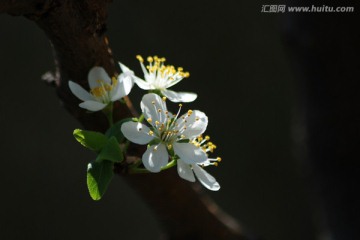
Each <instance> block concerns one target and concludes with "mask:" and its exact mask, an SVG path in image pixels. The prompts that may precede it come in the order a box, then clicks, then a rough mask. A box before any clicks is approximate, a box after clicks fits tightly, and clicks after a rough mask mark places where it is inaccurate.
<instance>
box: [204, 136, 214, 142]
mask: <svg viewBox="0 0 360 240" xmlns="http://www.w3.org/2000/svg"><path fill="white" fill-rule="evenodd" d="M205 140H206V141H209V140H210V136H205ZM211 144H212V143H211Z"/></svg>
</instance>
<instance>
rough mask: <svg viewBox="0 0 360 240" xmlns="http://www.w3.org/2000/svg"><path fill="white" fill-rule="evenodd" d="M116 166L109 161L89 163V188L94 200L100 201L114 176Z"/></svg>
mask: <svg viewBox="0 0 360 240" xmlns="http://www.w3.org/2000/svg"><path fill="white" fill-rule="evenodd" d="M113 166H114V164H113V163H112V162H109V161H102V162H92V163H89V165H88V169H87V186H88V189H89V193H90V196H91V198H92V199H93V200H100V199H101V197H102V196H103V195H104V193H105V192H106V189H107V188H108V186H109V183H110V182H111V179H112V177H113V176H114V172H113Z"/></svg>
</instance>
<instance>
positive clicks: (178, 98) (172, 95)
mask: <svg viewBox="0 0 360 240" xmlns="http://www.w3.org/2000/svg"><path fill="white" fill-rule="evenodd" d="M161 93H162V94H163V95H164V96H165V97H167V98H168V99H169V100H170V101H172V102H192V101H194V100H195V99H196V98H197V94H195V93H188V92H174V91H171V90H167V89H163V90H161Z"/></svg>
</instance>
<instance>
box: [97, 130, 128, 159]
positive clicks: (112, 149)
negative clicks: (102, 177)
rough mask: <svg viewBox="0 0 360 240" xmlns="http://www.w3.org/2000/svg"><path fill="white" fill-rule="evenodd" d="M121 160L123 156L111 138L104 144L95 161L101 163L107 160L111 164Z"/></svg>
mask: <svg viewBox="0 0 360 240" xmlns="http://www.w3.org/2000/svg"><path fill="white" fill-rule="evenodd" d="M123 159H124V156H123V153H122V151H121V149H120V145H119V143H118V141H117V140H116V138H115V137H114V136H113V137H111V138H110V139H109V140H108V141H107V142H106V143H105V145H104V146H103V148H102V149H101V151H100V152H99V155H98V156H97V158H96V160H95V161H96V162H101V161H104V160H108V161H111V162H121V161H122V160H123Z"/></svg>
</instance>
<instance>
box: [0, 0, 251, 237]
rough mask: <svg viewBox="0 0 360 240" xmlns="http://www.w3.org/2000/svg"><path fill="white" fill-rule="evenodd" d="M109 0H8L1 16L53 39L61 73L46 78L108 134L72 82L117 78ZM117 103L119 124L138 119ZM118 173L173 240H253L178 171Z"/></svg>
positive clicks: (74, 109) (89, 124) (74, 110)
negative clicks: (95, 72)
mask: <svg viewBox="0 0 360 240" xmlns="http://www.w3.org/2000/svg"><path fill="white" fill-rule="evenodd" d="M109 2H110V1H109V0H33V1H30V0H18V1H16V0H7V1H2V2H1V3H0V13H1V12H7V13H9V14H12V15H23V16H26V17H27V18H29V19H31V20H32V21H34V22H35V23H36V24H37V25H38V26H39V27H40V28H41V29H43V31H44V32H45V34H46V35H47V36H48V38H49V39H50V41H51V43H52V45H53V48H54V53H55V58H56V65H57V66H56V67H57V72H56V73H55V74H52V75H51V74H46V76H45V78H46V79H47V80H48V81H49V80H53V82H54V83H55V87H56V89H57V93H58V95H59V98H60V99H61V100H62V102H63V105H64V107H65V108H66V109H67V110H68V111H69V112H70V113H71V114H72V115H73V116H74V117H75V118H77V119H78V120H79V121H80V122H81V123H82V124H83V125H84V127H85V128H87V129H91V130H98V131H105V130H106V129H107V127H108V124H107V121H106V119H105V117H104V116H103V115H102V114H101V113H91V114H89V113H87V112H86V111H84V110H83V109H81V108H79V107H78V103H79V102H78V99H76V98H75V97H74V96H73V95H72V94H71V92H70V90H69V88H68V84H67V83H68V81H69V80H72V81H75V82H77V83H79V84H81V85H82V86H83V87H85V88H88V86H87V74H88V72H89V69H90V68H91V67H93V66H102V67H104V68H105V69H106V71H107V72H108V73H109V74H110V75H114V74H116V73H117V66H116V65H117V64H115V63H114V60H113V57H112V54H111V50H110V48H109V46H108V39H107V37H106V36H105V35H104V33H105V32H106V17H107V11H106V8H107V4H108V3H109ZM126 102H127V104H126V105H124V104H116V106H115V112H114V113H117V115H116V116H115V118H116V119H115V120H119V119H122V118H125V117H129V116H133V115H134V114H136V113H135V111H134V109H133V108H132V105H131V102H130V100H129V99H128V98H127V99H126ZM130 151H132V153H134V154H136V155H138V156H141V154H142V153H143V151H144V149H143V147H139V146H136V145H132V146H131V149H130ZM115 171H116V172H117V173H118V174H119V175H120V176H121V177H122V178H123V179H124V180H125V181H126V182H127V183H128V184H129V185H131V186H132V187H133V188H135V189H136V190H137V192H138V193H139V194H140V195H141V196H142V197H143V199H144V200H145V201H146V202H147V203H148V204H149V206H150V207H151V208H152V209H153V211H154V213H155V214H156V215H157V217H158V219H159V220H160V222H161V223H162V226H163V227H164V230H165V231H166V234H167V237H168V238H169V239H248V238H246V237H245V236H244V234H243V233H242V229H241V228H240V226H239V224H238V223H237V222H236V221H235V220H234V219H232V218H231V217H230V216H228V215H226V214H225V213H223V212H222V211H221V210H220V209H219V207H218V206H217V205H216V204H215V203H214V202H213V201H212V200H211V199H210V198H209V197H208V196H207V195H206V194H205V193H204V192H203V191H202V190H201V188H200V187H199V185H197V184H191V183H189V182H186V181H185V180H182V179H181V178H180V177H178V175H177V173H176V172H175V170H168V171H165V172H162V173H159V174H141V175H128V174H126V171H123V169H122V168H121V167H119V166H118V167H117V168H116V169H115Z"/></svg>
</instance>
